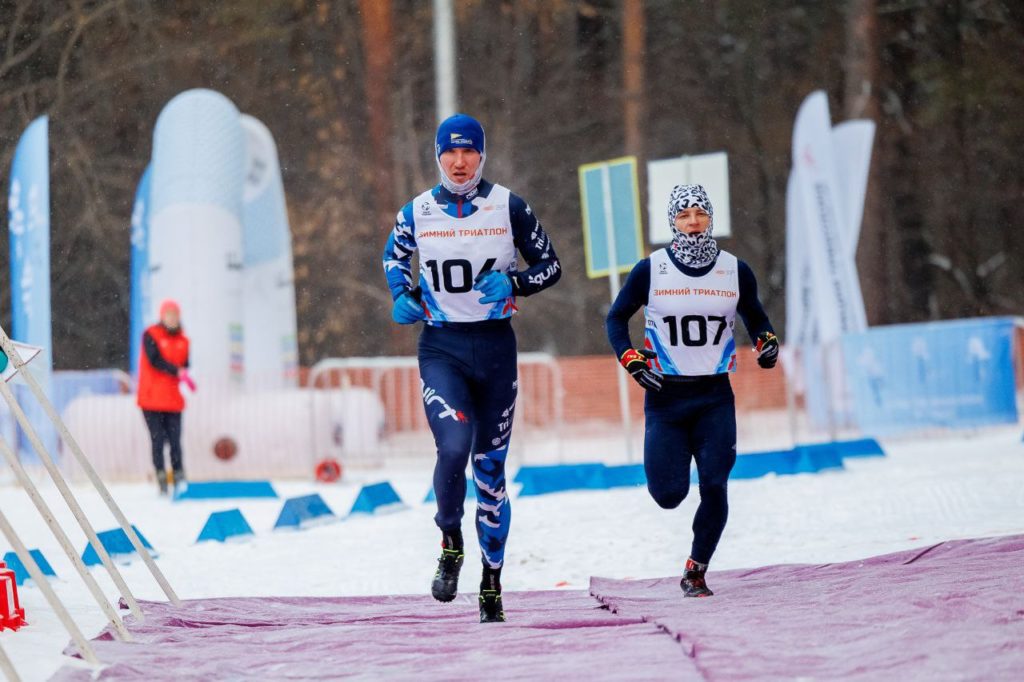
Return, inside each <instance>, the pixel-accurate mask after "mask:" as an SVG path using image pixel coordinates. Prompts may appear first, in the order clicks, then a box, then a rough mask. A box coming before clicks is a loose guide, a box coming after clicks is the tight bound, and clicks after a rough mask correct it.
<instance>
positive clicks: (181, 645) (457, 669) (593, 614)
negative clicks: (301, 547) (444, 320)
mask: <svg viewBox="0 0 1024 682" xmlns="http://www.w3.org/2000/svg"><path fill="white" fill-rule="evenodd" d="M709 581H710V584H711V587H712V588H713V589H714V590H716V592H717V594H716V596H715V597H713V598H711V599H690V600H684V599H683V598H682V596H681V594H680V592H679V585H678V582H679V579H678V578H664V579H658V580H635V581H622V580H606V579H601V578H594V579H592V581H591V594H592V595H593V596H589V595H587V594H586V593H585V592H582V591H550V592H520V593H515V592H511V593H508V594H506V596H505V602H506V604H505V605H506V612H507V614H508V617H509V622H508V623H505V624H495V625H481V624H480V623H478V622H477V608H476V603H475V601H474V600H473V597H475V595H463V596H460V597H459V599H457V600H456V601H455V602H454V603H452V604H438V603H437V602H435V601H433V600H432V599H431V598H430V597H424V596H405V597H343V598H313V597H294V598H237V599H209V600H200V601H189V602H185V604H184V606H183V607H182V608H181V609H172V608H170V607H169V606H168V605H167V604H164V603H153V602H147V603H144V604H143V609H144V610H145V612H146V623H145V624H144V625H139V624H137V623H134V622H132V619H131V618H129V619H128V620H127V622H128V625H129V628H130V630H131V631H132V633H133V635H134V636H135V639H136V641H135V642H134V643H132V644H122V643H120V642H117V641H114V640H113V639H112V638H111V635H110V632H109V631H104V632H103V633H102V634H101V635H100V637H98V638H97V639H96V640H94V642H95V646H96V653H97V654H98V655H99V658H100V660H101V661H103V662H104V663H105V664H107V667H105V668H104V669H103V670H102V672H101V673H100V675H99V679H102V680H125V679H146V680H180V679H203V680H211V679H217V680H222V679H231V680H234V679H245V680H250V679H274V680H298V679H339V678H359V679H375V680H376V679H389V680H391V679H442V678H443V679H446V680H469V679H480V678H481V677H492V676H493V677H500V678H502V679H532V680H538V679H543V680H548V679H556V678H559V677H561V678H565V679H572V680H577V679H586V680H588V682H593V680H606V679H616V680H619V679H673V680H696V679H705V678H708V679H714V680H734V679H791V678H795V677H803V678H810V679H839V678H842V679H872V680H874V679H900V680H903V679H928V680H935V679H955V680H963V679H979V680H1001V679H1006V680H1010V679H1013V680H1019V679H1024V675H1022V671H1024V535H1022V536H1015V537H1006V538H996V539H987V540H965V541H954V542H946V543H942V544H940V545H936V546H934V547H930V548H925V549H920V550H915V551H911V552H900V553H898V554H890V555H886V556H882V557H876V558H873V559H866V560H863V561H855V562H849V563H843V564H825V565H821V566H769V567H766V568H760V569H755V570H745V571H724V572H721V573H712V574H710V575H709ZM666 633H667V634H666ZM669 635H671V636H669ZM68 653H73V649H70V648H69V650H68ZM53 679H55V680H88V679H91V678H90V675H89V671H86V670H81V669H75V668H70V667H65V668H63V669H62V670H60V671H59V672H58V673H57V674H56V675H55V676H54V678H53Z"/></svg>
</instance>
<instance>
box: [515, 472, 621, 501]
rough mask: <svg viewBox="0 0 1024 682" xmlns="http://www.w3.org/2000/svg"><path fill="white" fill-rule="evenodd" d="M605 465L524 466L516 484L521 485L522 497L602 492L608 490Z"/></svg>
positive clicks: (517, 476) (517, 474)
mask: <svg viewBox="0 0 1024 682" xmlns="http://www.w3.org/2000/svg"><path fill="white" fill-rule="evenodd" d="M604 470H605V465H604V464H553V465H548V466H524V467H520V468H519V471H518V472H517V473H516V477H515V479H513V481H514V482H515V483H521V484H522V486H523V487H522V488H521V489H520V490H519V495H520V497H525V496H527V495H547V494H549V493H560V492H563V491H566V490H602V489H605V488H607V487H608V486H607V484H606V483H605V476H604Z"/></svg>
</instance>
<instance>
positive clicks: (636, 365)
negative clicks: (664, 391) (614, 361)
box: [619, 348, 661, 391]
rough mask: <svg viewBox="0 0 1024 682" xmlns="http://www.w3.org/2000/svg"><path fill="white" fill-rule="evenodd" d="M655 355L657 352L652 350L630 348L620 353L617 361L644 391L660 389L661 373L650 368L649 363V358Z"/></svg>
mask: <svg viewBox="0 0 1024 682" xmlns="http://www.w3.org/2000/svg"><path fill="white" fill-rule="evenodd" d="M656 357H658V354H657V353H655V352H654V351H653V350H648V349H646V348H643V349H641V350H636V349H634V348H630V349H629V350H627V351H626V352H625V353H623V354H622V357H621V358H619V362H620V363H622V366H623V367H625V368H626V371H627V372H629V374H630V376H632V377H633V379H634V380H635V381H636V383H638V384H640V386H641V387H642V388H643V389H644V390H645V391H660V390H661V375H660V374H658V373H657V372H656V371H654V370H653V369H651V363H650V362H649V360H650V359H651V358H656Z"/></svg>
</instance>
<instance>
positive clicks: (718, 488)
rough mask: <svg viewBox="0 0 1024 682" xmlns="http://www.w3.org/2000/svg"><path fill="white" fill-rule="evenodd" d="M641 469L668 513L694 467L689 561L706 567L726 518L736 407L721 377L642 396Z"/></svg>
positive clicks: (667, 386) (682, 493) (687, 485)
mask: <svg viewBox="0 0 1024 682" xmlns="http://www.w3.org/2000/svg"><path fill="white" fill-rule="evenodd" d="M644 412H645V414H646V437H645V441H644V468H645V469H646V472H647V489H648V490H649V491H650V493H651V497H653V498H654V501H655V502H657V503H658V505H659V506H661V507H663V508H665V509H674V508H676V507H678V506H679V504H680V503H681V502H682V501H683V499H684V498H685V497H686V495H687V493H689V492H690V461H691V459H692V460H696V462H697V479H698V481H699V484H700V505H699V506H698V507H697V513H696V515H695V516H694V519H693V546H692V548H691V551H690V556H691V557H692V558H693V560H694V561H699V562H701V563H704V564H706V563H708V562H709V561H711V555H712V554H714V553H715V548H716V547H717V546H718V541H719V539H720V538H721V537H722V531H724V530H725V522H726V520H727V519H728V518H729V500H728V492H727V484H728V481H729V472H731V471H732V467H733V465H734V464H735V463H736V403H735V399H734V397H733V393H732V387H731V386H730V385H729V378H728V375H726V374H719V375H716V376H713V377H707V378H706V379H701V380H700V381H697V382H694V383H682V384H678V383H669V382H667V381H666V383H665V387H664V388H663V389H662V391H661V392H660V393H652V392H650V391H648V392H647V396H646V402H645V405H644Z"/></svg>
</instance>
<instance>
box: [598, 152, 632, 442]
mask: <svg viewBox="0 0 1024 682" xmlns="http://www.w3.org/2000/svg"><path fill="white" fill-rule="evenodd" d="M601 194H602V195H603V199H604V235H605V241H606V242H607V244H608V288H609V289H610V290H611V300H612V303H614V302H615V297H616V296H618V295H619V264H618V255H617V254H616V252H615V224H614V217H613V215H612V181H611V175H610V173H609V171H608V164H604V165H602V166H601ZM615 376H616V378H617V380H618V382H619V411H620V412H621V414H622V428H623V430H625V432H626V461H628V462H632V461H633V417H632V415H631V414H630V412H629V387H628V386H627V384H626V375H625V374H623V373H622V372H615Z"/></svg>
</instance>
